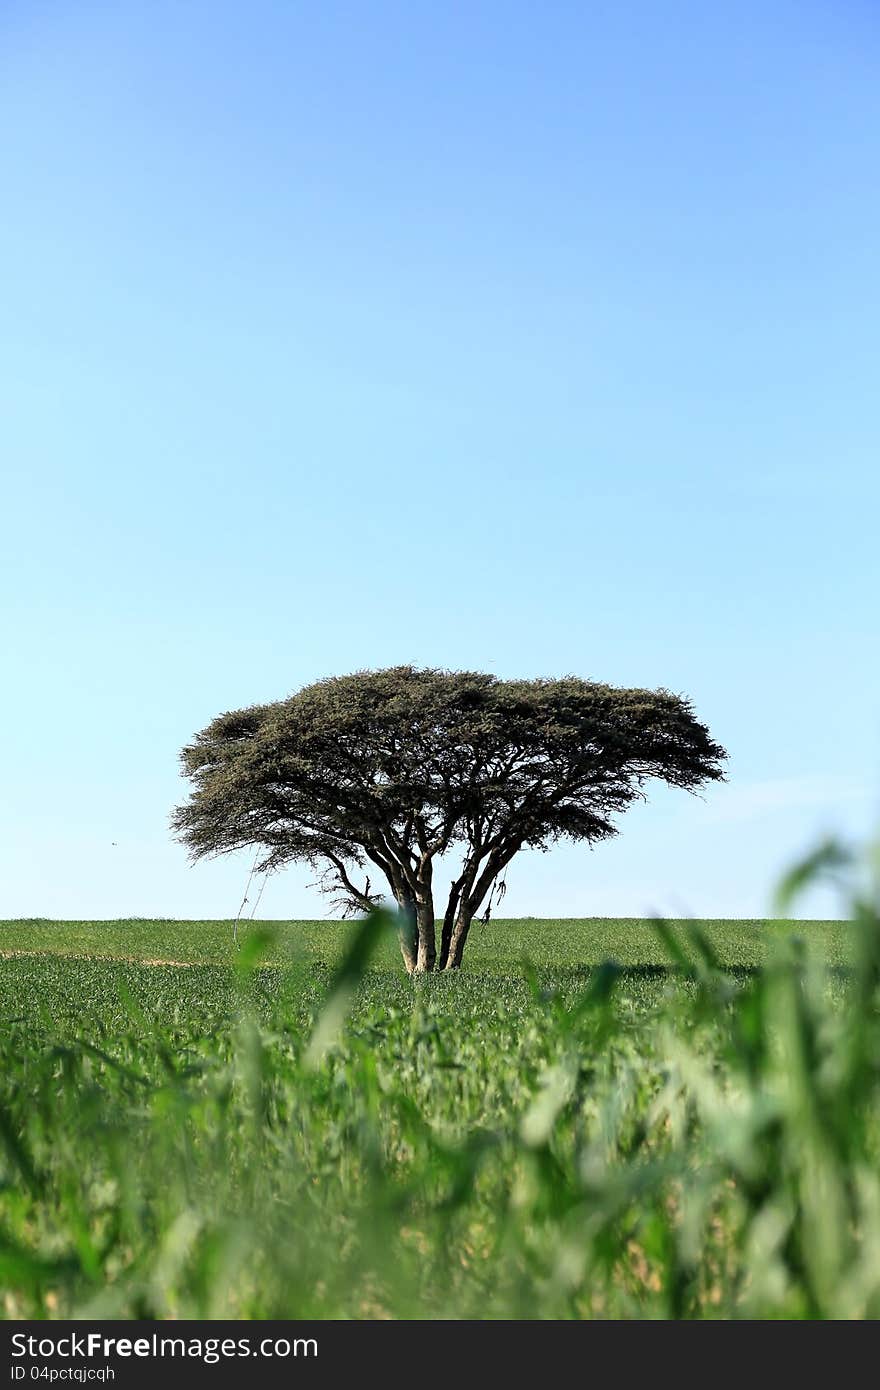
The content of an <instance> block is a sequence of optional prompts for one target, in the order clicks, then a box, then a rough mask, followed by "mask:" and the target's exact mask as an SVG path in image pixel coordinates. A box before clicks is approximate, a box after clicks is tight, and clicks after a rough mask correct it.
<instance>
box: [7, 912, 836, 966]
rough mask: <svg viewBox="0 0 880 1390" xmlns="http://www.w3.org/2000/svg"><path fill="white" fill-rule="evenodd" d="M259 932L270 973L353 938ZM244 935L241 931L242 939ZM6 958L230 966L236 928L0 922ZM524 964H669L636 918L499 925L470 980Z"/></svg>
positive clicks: (384, 960)
mask: <svg viewBox="0 0 880 1390" xmlns="http://www.w3.org/2000/svg"><path fill="white" fill-rule="evenodd" d="M261 925H262V926H263V927H264V928H265V929H269V930H270V931H271V933H272V939H271V942H270V944H269V949H268V951H267V956H266V959H267V961H269V962H272V963H274V964H286V963H288V962H289V961H291V960H300V961H315V962H321V963H324V964H328V965H332V964H333V963H334V962H336V961H338V960H340V959H341V957H342V955H343V954H344V952H345V949H346V947H347V944H348V943H349V942H350V940H351V937H352V934H353V932H354V931H356V927H355V926H354V924H352V923H350V922H328V921H310V922H271V923H268V922H267V923H263V924H261ZM671 925H672V926H673V928H674V929H675V930H677V931H678V932H679V934H680V933H681V932H682V931H685V930H686V929H687V925H686V923H672V924H671ZM702 925H703V929H704V930H705V932H706V936H707V938H708V940H709V941H710V942H711V944H712V948H713V950H714V951H715V952H716V954H717V956H718V958H719V960H720V961H721V962H722V963H723V964H725V965H730V966H743V967H752V966H758V965H761V964H763V963H764V962H765V961H766V960H767V958H768V955H769V954H772V952H773V950H774V949H775V948H776V947H777V946H778V944H779V942H780V941H781V940H784V939H785V938H787V937H788V936H790V935H792V934H797V935H799V936H801V937H802V938H803V939H804V940H805V941H806V942H807V943H808V944H809V945H810V947H811V948H814V949H815V950H816V951H817V952H818V953H819V954H821V956H822V957H823V959H825V960H826V961H828V962H829V963H831V964H834V965H844V964H846V962H847V960H848V958H849V948H850V939H851V933H850V931H849V924H848V923H847V922H841V921H811V922H799V921H789V920H785V919H781V920H772V921H771V920H760V921H740V920H726V921H708V922H704V923H703V924H702ZM247 928H248V924H245V927H244V933H245V934H246V932H247ZM0 952H39V953H48V954H52V955H72V956H96V957H104V958H109V959H113V958H115V959H128V960H142V961H181V962H188V963H193V964H196V963H198V964H212V965H231V964H233V963H234V961H235V959H236V951H235V948H234V946H233V923H232V922H231V921H204V922H192V921H190V922H185V921H184V922H181V921H172V920H165V919H160V920H158V921H153V920H150V919H147V918H139V917H135V918H128V919H125V920H120V921H110V922H68V921H65V922H55V921H51V920H49V919H47V918H33V919H29V920H19V921H8V922H0ZM526 958H528V959H529V960H531V961H532V963H533V964H534V965H536V966H541V967H547V968H557V967H566V966H570V967H579V966H588V965H599V964H601V963H602V961H603V960H609V959H613V960H616V961H618V962H619V963H620V964H621V965H627V966H637V965H656V966H665V965H666V964H668V956H667V955H666V953H665V950H664V947H663V945H662V943H661V941H660V939H659V937H658V935H657V932H656V930H655V928H654V925H653V924H652V923H651V922H650V921H646V920H643V919H640V918H634V917H629V918H627V917H622V918H614V917H591V918H560V919H557V920H543V919H533V918H520V919H513V920H511V919H504V918H498V919H494V920H492V921H491V922H489V923H488V924H487V925H486V926H481V925H480V924H479V923H475V925H474V927H473V928H472V931H471V936H470V939H469V941H468V946H467V952H466V954H465V966H464V969H465V970H466V971H467V972H468V973H470V972H473V971H482V970H487V969H488V970H491V971H497V970H502V971H505V970H510V969H515V970H519V968H520V966H521V964H522V961H523V960H524V959H526ZM399 963H400V955H399V952H398V950H397V947H396V945H395V944H394V942H393V941H388V942H383V943H380V945H379V947H378V949H377V951H376V954H375V957H374V962H373V968H377V969H393V970H394V971H395V972H396V971H397V969H398V967H399Z"/></svg>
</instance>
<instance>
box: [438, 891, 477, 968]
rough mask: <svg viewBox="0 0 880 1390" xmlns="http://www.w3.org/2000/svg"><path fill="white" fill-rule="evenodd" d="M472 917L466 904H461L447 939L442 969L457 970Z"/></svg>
mask: <svg viewBox="0 0 880 1390" xmlns="http://www.w3.org/2000/svg"><path fill="white" fill-rule="evenodd" d="M473 919H474V914H473V912H471V911H469V909H468V906H467V904H466V903H465V904H462V907H461V910H460V912H459V914H458V916H457V917H456V919H455V926H454V927H453V929H452V935H451V937H450V940H449V950H448V952H447V954H446V960H445V962H444V965H443V969H444V970H457V969H458V968H459V966H460V965H461V958H462V956H463V955H464V946H465V942H466V941H467V937H468V932H469V931H470V929H471V922H472V921H473Z"/></svg>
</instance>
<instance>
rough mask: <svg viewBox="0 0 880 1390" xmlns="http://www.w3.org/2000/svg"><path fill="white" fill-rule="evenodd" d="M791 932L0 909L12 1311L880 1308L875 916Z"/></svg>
mask: <svg viewBox="0 0 880 1390" xmlns="http://www.w3.org/2000/svg"><path fill="white" fill-rule="evenodd" d="M820 867H821V861H819V862H817V863H816V864H813V865H812V871H815V870H816V869H817V868H820ZM791 925H792V924H790V923H787V922H785V921H782V920H780V921H779V922H774V923H730V922H726V923H725V922H718V923H710V924H706V928H705V930H701V929H699V928H697V927H695V926H693V925H692V924H685V923H679V924H677V925H676V926H675V927H674V928H673V930H672V931H671V932H665V933H664V932H663V931H662V930H658V929H657V928H655V927H652V926H651V924H647V923H639V922H626V921H610V920H607V919H600V920H598V921H596V922H559V923H546V922H503V921H499V922H497V923H493V924H492V925H491V926H489V927H487V928H486V929H485V930H484V931H481V930H480V929H479V928H477V929H476V935H475V937H474V939H473V942H472V946H469V961H468V967H467V969H466V970H463V971H462V972H460V974H458V975H456V976H454V977H451V978H445V977H434V978H427V979H424V980H421V981H418V982H411V981H409V980H407V979H406V978H405V977H404V975H403V973H402V970H400V969H399V968H398V966H397V964H396V961H395V950H396V947H395V945H394V943H393V941H392V940H391V939H390V938H389V935H388V929H387V923H385V922H384V921H383V919H382V918H381V917H378V918H377V919H376V920H375V921H374V922H371V923H368V924H367V925H366V926H361V927H356V928H342V927H340V926H336V925H334V924H329V925H328V924H326V923H320V924H319V923H304V924H295V923H280V924H274V926H273V928H272V929H271V930H269V931H267V929H266V927H265V926H261V927H259V928H254V929H252V930H250V931H249V933H248V935H247V936H246V938H245V944H244V948H243V950H242V951H241V953H240V954H238V955H235V956H234V957H233V956H232V955H231V953H230V950H229V938H230V935H231V925H230V924H229V923H217V922H203V923H188V924H184V923H174V922H157V923H150V922H140V921H137V920H135V921H131V922H125V923H121V922H118V923H55V924H52V923H45V922H18V923H5V924H2V926H0V949H3V950H4V951H15V952H29V953H30V954H25V955H17V956H14V957H13V958H7V959H5V960H3V961H2V962H0V1016H2V1020H3V1031H2V1041H0V1288H3V1289H4V1290H5V1291H6V1292H5V1305H4V1311H5V1315H6V1316H7V1317H12V1318H16V1317H30V1316H34V1317H100V1316H108V1317H123V1318H127V1317H187V1316H191V1317H234V1318H262V1317H282V1318H283V1317H305V1318H308V1317H318V1318H334V1317H356V1318H378V1317H396V1318H407V1317H425V1316H427V1317H435V1318H450V1317H470V1318H496V1317H512V1318H550V1317H553V1318H560V1317H561V1318H592V1317H623V1318H628V1317H634V1316H647V1317H696V1318H699V1317H807V1318H814V1317H847V1318H849V1317H876V1316H878V1315H880V1162H878V1160H880V1108H878V1100H880V1013H878V1008H877V1004H878V984H880V916H878V912H877V906H876V903H875V902H874V900H873V899H870V898H867V897H865V895H864V893H862V895H861V896H859V895H858V893H856V890H855V889H854V890H853V910H852V919H851V920H849V921H847V922H845V923H842V922H825V923H798V924H797V936H798V938H799V940H795V941H793V942H792V941H790V940H789V937H790V927H791ZM373 937H375V940H373ZM371 948H372V954H370V949H371ZM526 953H528V954H529V955H530V957H531V962H532V963H531V964H526V963H524V959H523V957H524V955H525V954H526ZM364 955H366V956H367V957H368V958H367V959H361V957H362V956H364ZM611 955H613V956H615V957H616V958H617V960H618V961H619V962H620V966H618V967H614V966H610V965H608V964H603V963H602V962H603V960H604V959H605V958H606V957H608V956H611ZM114 956H115V957H117V958H116V959H113V957H114ZM118 957H131V958H132V959H119V958H118ZM162 959H174V960H187V961H191V962H192V964H190V965H189V966H186V967H182V966H172V965H147V964H145V963H144V962H146V961H149V960H162ZM282 962H283V963H284V965H285V968H284V969H279V968H278V965H279V964H280V963H282ZM842 1003H843V1005H844V1007H841V1004H842Z"/></svg>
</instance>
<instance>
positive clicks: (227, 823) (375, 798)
mask: <svg viewBox="0 0 880 1390" xmlns="http://www.w3.org/2000/svg"><path fill="white" fill-rule="evenodd" d="M725 757H726V754H725V752H724V750H723V748H721V747H720V746H719V745H718V744H717V743H715V742H714V741H713V740H712V738H711V737H710V735H709V731H708V730H707V729H706V727H705V726H704V725H703V724H701V723H699V722H698V720H697V719H696V718H695V716H694V714H693V710H692V707H691V705H690V702H689V701H688V700H686V699H684V698H683V697H681V696H679V695H673V694H671V693H670V692H669V691H666V690H627V689H619V688H616V687H614V686H610V685H600V684H597V683H595V682H591V681H584V680H580V679H577V678H576V677H573V676H569V677H566V678H564V679H562V680H531V681H529V680H499V679H497V678H496V677H495V676H491V675H485V674H481V673H478V672H471V671H463V672H449V671H438V670H418V669H415V668H413V667H411V666H397V667H392V668H391V669H389V670H385V671H359V672H357V673H355V674H354V675H351V676H342V677H332V678H329V679H327V680H322V681H318V682H317V683H316V684H314V685H308V686H306V687H305V688H304V689H303V690H300V691H298V692H297V693H296V694H295V695H292V696H290V698H289V699H286V700H281V701H278V702H277V703H274V704H267V705H254V706H251V707H250V708H249V709H243V710H237V711H234V712H231V713H227V714H221V715H219V716H218V718H216V719H214V720H213V721H212V722H211V723H210V724H209V725H208V726H207V728H206V729H204V730H203V731H202V733H200V734H198V735H197V737H196V738H195V740H194V741H193V743H191V744H190V745H189V746H187V747H186V748H184V749H183V751H182V754H181V761H182V765H183V771H184V774H185V775H186V776H187V777H189V778H190V779H191V782H192V784H193V790H192V794H191V796H190V799H189V801H188V802H186V803H185V804H184V805H183V806H181V807H179V808H178V809H177V810H176V811H175V813H174V815H173V818H172V825H173V828H174V831H175V833H176V835H177V838H178V839H179V840H181V841H182V842H183V843H184V844H186V845H187V846H188V848H189V850H190V852H191V855H192V857H193V858H195V859H199V858H202V857H203V856H207V855H212V856H213V855H217V854H225V853H229V852H231V851H233V850H238V849H242V848H244V847H246V846H251V847H254V846H256V847H257V849H258V852H259V851H264V853H263V854H262V856H261V858H260V860H259V868H260V869H262V870H264V871H270V870H274V869H277V868H279V867H281V866H282V865H284V864H288V863H291V862H294V861H300V862H303V861H305V862H307V863H308V864H310V865H312V866H313V867H314V868H315V869H316V871H317V873H318V875H319V882H320V886H321V887H322V889H323V890H324V891H325V892H328V893H329V894H330V895H331V896H332V897H333V898H334V901H335V903H336V905H337V906H339V907H341V909H342V911H343V913H344V914H345V915H348V914H350V913H357V912H364V911H368V910H369V909H370V908H371V907H372V906H373V905H374V904H375V903H376V902H377V901H378V900H379V898H380V897H382V896H383V893H381V892H378V891H377V890H376V887H375V884H376V883H377V882H381V880H383V879H384V881H385V883H387V886H388V889H390V892H391V894H392V896H393V897H394V899H395V901H396V902H397V904H398V906H399V908H400V913H401V917H400V920H401V932H400V936H401V950H402V953H403V959H404V963H405V965H406V968H407V970H408V971H410V972H422V971H429V970H433V969H435V968H439V969H447V970H448V969H454V968H456V967H458V966H459V965H460V964H461V960H462V954H463V952H464V948H465V943H466V941H467V937H468V932H469V930H470V926H471V922H472V921H473V919H474V917H475V916H476V914H477V913H478V912H479V910H480V909H481V907H483V905H484V904H487V907H486V909H485V910H486V911H488V910H490V907H491V902H492V896H493V893H494V892H495V891H496V890H497V888H498V887H499V883H500V880H499V876H500V875H501V874H502V872H503V870H504V869H505V867H506V866H507V864H508V863H509V862H510V860H511V859H512V858H513V856H514V855H515V854H516V853H517V851H518V850H520V849H523V848H526V847H529V848H540V849H546V848H548V847H549V846H550V845H551V844H553V843H554V842H555V841H557V840H561V839H568V840H575V841H584V842H586V843H587V844H589V845H592V844H595V843H596V842H598V841H600V840H604V839H608V838H609V837H610V836H612V835H615V834H616V833H617V827H616V825H615V824H614V822H613V818H614V817H615V816H616V815H617V814H618V813H620V812H621V811H624V810H626V808H627V807H628V806H629V805H630V804H631V803H632V802H633V801H635V800H636V799H639V798H641V799H644V797H645V790H644V788H645V785H646V783H647V782H648V781H649V780H650V779H651V778H659V779H660V780H661V781H664V782H666V783H668V784H669V785H671V786H675V787H683V788H685V789H687V790H690V791H693V790H695V789H696V788H697V787H699V786H701V785H702V784H703V783H704V782H706V781H712V780H717V779H719V778H721V777H722V763H723V761H724V759H725ZM447 851H453V852H455V853H457V854H458V856H459V863H458V865H457V868H458V872H457V874H456V876H455V877H454V878H453V879H452V882H451V886H450V890H449V894H448V898H447V902H446V908H445V912H444V916H443V922H442V928H441V932H440V943H439V955H438V951H437V941H436V936H437V933H436V920H435V908H434V871H435V868H436V866H437V863H438V861H440V860H441V859H442V857H443V855H444V854H445V853H446V852H447Z"/></svg>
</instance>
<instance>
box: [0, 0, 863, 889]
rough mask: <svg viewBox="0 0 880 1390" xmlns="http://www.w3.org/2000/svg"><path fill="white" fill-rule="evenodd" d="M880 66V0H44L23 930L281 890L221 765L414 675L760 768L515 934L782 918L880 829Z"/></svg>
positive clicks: (290, 878) (12, 213)
mask: <svg viewBox="0 0 880 1390" xmlns="http://www.w3.org/2000/svg"><path fill="white" fill-rule="evenodd" d="M878 78H880V18H878V14H877V11H876V9H875V8H874V6H873V5H871V4H868V3H866V0H862V3H856V2H855V0H833V3H832V0H828V2H827V3H819V2H818V0H797V2H796V3H795V2H794V0H793V2H792V3H767V2H766V0H760V2H759V0H744V2H743V3H740V4H737V5H727V6H719V5H712V4H705V3H697V0H690V2H684V3H669V4H666V5H658V4H655V3H651V2H650V0H638V2H637V0H623V2H622V3H610V2H609V3H590V4H583V3H557V4H551V5H549V6H540V5H535V4H533V3H528V4H527V3H515V2H513V0H506V2H505V3H501V2H500V0H497V3H485V2H481V0H474V3H468V4H452V3H449V0H436V3H418V0H417V2H416V3H403V2H402V0H401V3H389V0H375V3H372V4H366V3H363V4H357V3H349V4H340V3H336V0H321V3H317V2H316V3H302V4H293V3H283V0H274V3H273V2H272V0H251V3H248V4H238V3H236V4H233V3H218V0H211V3H208V0H193V3H188V4H185V5H180V4H178V3H167V0H150V3H146V0H143V2H142V3H125V0H114V3H112V4H111V3H106V4H97V3H89V0H78V3H76V4H69V3H65V2H64V0H56V3H41V0H26V2H25V0H5V3H4V4H3V5H2V8H0V146H2V155H0V167H2V190H3V207H4V210H3V216H2V219H0V260H2V267H3V284H4V289H3V314H2V328H0V335H2V341H0V395H2V413H0V419H2V426H0V429H2V440H3V456H4V460H5V467H6V482H5V485H4V501H5V507H4V511H5V522H4V528H3V530H4V534H3V546H2V562H3V566H4V569H5V577H4V591H5V594H6V598H7V602H6V603H5V604H4V610H5V611H4V620H3V621H4V629H5V631H4V649H5V653H6V657H7V661H6V676H5V678H4V680H3V682H2V689H0V699H2V702H3V727H4V729H5V731H6V740H5V743H6V747H5V751H4V759H3V761H4V769H3V783H4V793H5V794H4V797H3V809H2V823H0V854H2V861H3V862H2V865H0V885H2V891H0V915H2V916H16V915H25V916H30V915H45V916H62V917H76V916H87V917H92V916H98V917H108V916H123V915H129V914H135V915H154V914H162V915H166V916H177V915H180V916H184V917H186V916H191V917H211V916H214V915H222V916H230V915H232V914H234V912H235V909H236V907H237V905H238V899H239V897H240V894H241V889H242V887H243V880H244V878H245V877H246V873H247V867H248V865H247V863H246V862H243V861H242V860H235V861H224V862H221V863H218V864H213V865H202V866H197V867H195V868H190V867H188V866H187V863H186V859H185V856H184V853H183V851H182V850H181V849H180V848H179V847H177V846H175V845H174V844H173V843H172V842H171V841H170V839H169V835H168V831H167V815H168V812H169V810H170V808H171V806H172V805H173V804H174V803H175V801H176V800H178V799H179V798H180V796H181V794H182V792H183V785H182V784H181V783H180V781H179V778H178V773H177V761H176V759H177V751H178V748H179V747H180V745H181V744H182V743H184V742H185V741H186V740H187V739H188V738H189V737H190V735H191V734H192V733H193V732H194V731H195V730H197V729H199V728H200V727H202V726H203V725H204V724H205V723H206V722H207V721H208V720H209V719H210V718H211V717H212V716H213V715H214V714H216V713H217V712H219V711H220V710H222V709H228V708H234V707H237V706H239V705H242V704H249V703H252V702H254V701H258V700H266V699H273V698H279V697H281V696H283V695H285V694H287V693H289V692H290V691H292V690H294V689H296V688H298V687H299V686H300V685H302V684H304V683H306V682H308V681H311V680H313V679H315V678H317V677H320V676H323V675H326V674H331V673H342V672H346V671H349V670H353V669H356V668H359V667H364V666H383V665H389V664H393V663H398V662H414V663H416V664H419V665H439V666H451V667H476V668H481V669H488V670H492V671H495V672H497V673H498V674H500V675H504V676H508V675H517V676H534V675H544V674H546V675H552V674H564V673H567V672H574V673H577V674H580V675H583V676H587V677H594V678H597V679H601V680H607V681H611V682H616V683H621V684H634V685H647V686H655V685H664V686H667V687H669V688H671V689H673V690H676V691H683V692H686V693H688V694H689V695H690V696H691V697H692V698H693V700H694V701H695V704H696V708H697V710H698V712H699V714H700V716H701V717H703V718H704V719H705V720H706V721H707V722H708V723H709V725H710V727H711V729H712V731H713V733H714V734H715V736H716V737H717V738H718V739H719V740H720V741H721V742H722V743H724V744H725V745H726V746H727V747H728V749H729V750H730V754H731V762H730V781H729V784H728V785H727V786H725V787H722V788H717V789H713V790H711V791H710V792H709V794H708V795H707V797H706V799H705V801H699V800H692V799H691V798H689V797H687V796H686V795H685V794H684V793H676V794H672V793H669V792H662V793H660V792H658V794H657V795H656V796H654V797H653V798H652V800H651V802H650V804H649V805H648V806H646V807H640V808H638V809H637V810H635V811H633V812H631V813H630V815H629V816H628V817H627V818H625V820H624V822H623V827H624V828H623V833H622V835H621V836H620V838H619V840H617V841H616V842H615V843H614V844H613V845H609V846H606V847H603V848H601V849H598V850H597V851H595V852H594V853H592V854H591V853H589V852H585V851H583V850H574V849H563V850H559V851H557V852H555V853H554V854H552V855H549V856H540V855H535V856H530V857H527V858H526V857H521V858H520V860H519V861H517V862H516V863H515V865H514V866H512V868H511V872H510V875H509V892H508V898H507V904H506V907H507V909H508V910H509V911H510V913H511V914H514V915H516V914H535V915H554V916H562V915H581V914H592V913H597V914H611V915H614V914H617V913H628V914H640V913H643V912H645V911H647V910H652V909H657V910H661V911H677V910H681V909H689V910H691V911H693V912H695V913H703V914H706V915H738V916H744V915H752V914H762V913H764V912H765V910H766V908H767V904H768V894H769V891H770V888H771V886H772V884H773V882H774V879H775V876H776V874H777V872H778V871H779V870H780V869H781V868H782V867H783V866H784V865H785V864H786V863H787V862H788V861H789V859H790V857H791V856H792V855H793V854H795V853H797V852H798V851H800V850H802V849H804V848H806V847H808V846H809V844H810V843H811V841H812V838H813V837H814V836H815V835H816V834H818V833H820V832H822V831H825V830H833V829H836V830H840V831H843V832H845V833H852V834H863V833H867V832H868V831H869V830H870V829H871V828H872V827H873V826H874V825H875V824H876V811H877V808H878V792H880V738H878V729H880V698H878V697H880V658H878V642H877V610H878V590H880V582H878V581H880V564H878V559H877V525H878V515H880V508H878V504H880V482H878V443H880V428H878V364H880V271H878V259H877V254H878V253H877V248H878V245H880V183H878V178H877V169H878V152H880V80H878ZM113 842H115V844H114V843H113ZM308 881H309V875H308V873H306V872H303V873H298V872H296V871H291V872H289V873H288V874H286V875H285V876H284V877H279V878H277V879H275V880H273V881H272V882H271V883H270V885H269V887H268V889H267V892H266V896H265V898H264V907H265V912H266V915H268V916H277V917H285V916H313V915H321V914H322V913H323V912H324V911H325V908H324V906H323V903H322V900H321V899H320V898H319V897H318V896H317V894H316V893H314V892H312V891H310V890H309V889H308V887H307V884H308ZM827 910H831V905H830V903H829V902H828V901H827V900H826V899H824V898H814V899H813V900H811V901H809V902H807V903H805V904H804V911H805V912H806V913H808V914H821V913H822V912H824V911H827Z"/></svg>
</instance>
